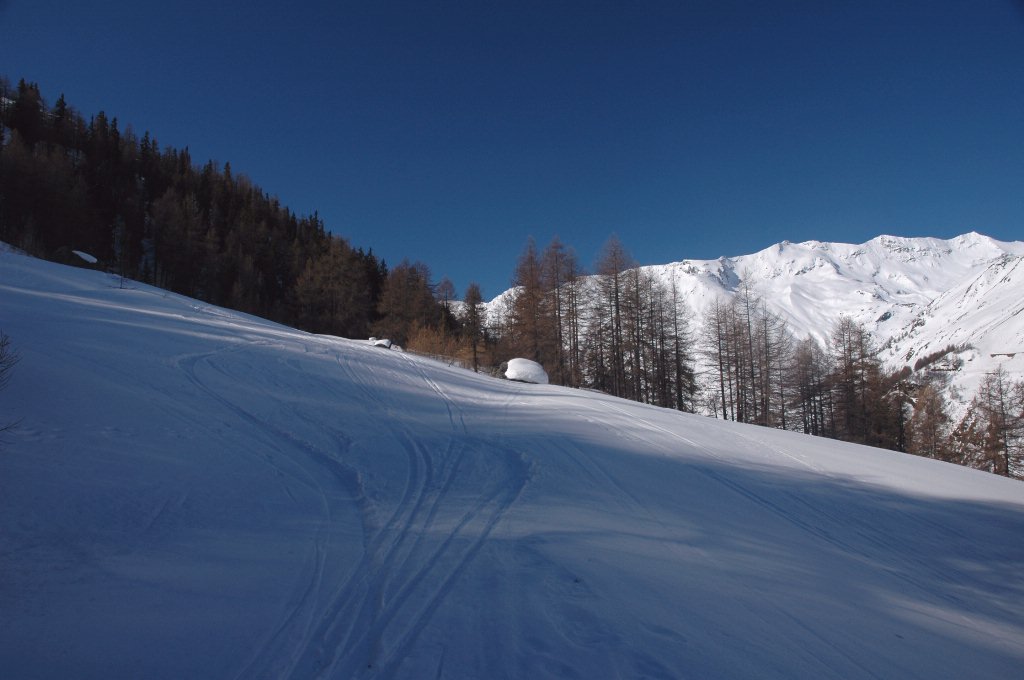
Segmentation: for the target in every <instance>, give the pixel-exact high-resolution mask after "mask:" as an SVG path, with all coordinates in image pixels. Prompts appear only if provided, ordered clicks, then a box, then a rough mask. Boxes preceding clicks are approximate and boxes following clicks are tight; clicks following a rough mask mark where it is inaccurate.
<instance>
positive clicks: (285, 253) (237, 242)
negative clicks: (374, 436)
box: [0, 79, 443, 340]
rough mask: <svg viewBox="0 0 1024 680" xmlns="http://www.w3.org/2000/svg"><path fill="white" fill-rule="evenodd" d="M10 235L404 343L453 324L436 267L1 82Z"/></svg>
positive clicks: (219, 297)
mask: <svg viewBox="0 0 1024 680" xmlns="http://www.w3.org/2000/svg"><path fill="white" fill-rule="evenodd" d="M0 240H3V241H6V242H8V243H11V244H13V245H16V246H18V247H20V248H22V249H23V250H25V251H27V252H29V253H31V254H33V255H37V256H40V257H44V258H47V259H51V260H56V261H60V262H65V263H73V264H80V265H85V264H86V262H85V260H82V259H80V258H79V257H78V256H77V255H75V254H74V251H79V252H84V253H87V254H89V255H91V256H93V257H95V258H98V260H99V262H98V264H97V266H98V267H100V268H104V269H107V270H108V271H112V272H115V273H117V274H120V275H121V276H123V277H127V278H130V279H136V280H140V281H143V282H147V283H153V284H156V285H158V286H160V287H163V288H166V289H168V290H172V291H174V292H178V293H182V294H185V295H188V296H191V297H196V298H199V299H201V300H204V301H207V302H211V303H213V304H217V305H222V306H226V307H230V308H233V309H237V310H240V311H244V312H249V313H252V314H256V315H259V316H263V317H265V318H268V319H272V320H275V321H279V322H282V323H287V324H289V325H294V326H298V327H300V328H303V329H306V330H311V331H316V332H322V333H330V334H335V335H342V336H345V337H366V336H368V335H369V334H371V333H374V332H378V331H379V332H384V333H387V334H393V335H394V336H395V337H396V338H399V339H402V340H404V339H405V338H406V337H407V336H408V335H409V334H410V332H411V330H412V327H413V326H421V327H424V328H430V327H434V326H437V325H438V324H440V323H442V322H443V319H442V314H441V311H443V310H441V306H440V305H439V304H438V302H437V301H436V300H435V299H434V297H433V295H432V290H433V288H432V286H431V282H430V272H429V269H427V267H426V266H425V265H423V264H420V263H414V264H413V263H408V262H402V263H400V264H398V265H397V266H395V267H393V268H391V269H389V268H388V267H387V266H386V264H385V263H384V262H383V261H382V260H380V259H378V258H377V257H376V256H375V255H374V254H373V251H372V250H369V251H364V250H363V249H362V248H361V247H356V246H354V245H353V244H351V243H349V242H348V241H347V240H346V239H345V238H343V237H341V236H339V235H337V234H333V233H331V232H329V231H328V230H327V229H326V227H325V225H324V223H323V220H321V219H320V217H319V216H318V215H317V214H316V213H314V214H312V215H306V216H298V215H295V214H294V213H293V212H292V211H290V210H289V209H288V208H287V207H286V206H283V205H281V203H280V202H279V201H278V199H277V198H276V197H275V196H273V195H272V194H269V193H267V192H266V191H264V190H263V189H261V188H260V187H258V186H256V185H254V184H253V183H252V182H251V181H250V180H249V179H248V178H247V177H245V176H244V175H242V174H235V173H233V172H232V169H231V165H230V163H225V164H224V165H223V166H220V165H219V164H216V163H214V162H213V161H207V162H206V163H205V164H203V165H199V164H197V163H196V162H194V161H193V159H192V157H191V156H190V154H189V150H188V148H185V149H174V148H171V147H164V148H162V149H161V148H160V145H159V143H158V142H157V139H156V137H155V136H153V135H151V134H150V133H149V132H148V131H147V132H144V133H143V134H142V135H141V137H140V136H139V135H138V134H137V133H136V132H135V130H133V128H132V127H131V126H130V125H125V126H122V125H120V124H119V122H118V119H117V118H116V117H108V116H107V115H106V114H105V113H104V112H102V111H100V112H98V113H96V114H95V115H92V116H89V117H88V118H86V117H84V116H83V115H82V114H81V113H79V112H78V111H76V110H75V109H74V108H73V107H72V106H71V104H70V103H69V102H67V101H66V100H65V98H64V96H63V95H61V96H60V97H58V99H57V101H56V103H54V104H53V105H52V106H51V105H49V104H48V103H47V102H46V100H45V99H44V97H43V95H42V93H40V91H39V88H38V86H37V85H35V84H33V83H26V82H25V81H24V80H22V81H20V82H19V83H18V85H17V86H11V84H10V83H9V82H8V81H6V80H4V79H0Z"/></svg>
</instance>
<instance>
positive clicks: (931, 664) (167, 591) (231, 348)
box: [0, 253, 1024, 679]
mask: <svg viewBox="0 0 1024 680" xmlns="http://www.w3.org/2000/svg"><path fill="white" fill-rule="evenodd" d="M0 327H2V328H3V330H4V331H5V332H6V333H8V334H9V335H10V337H11V338H12V341H13V342H14V344H15V346H16V347H17V349H18V351H19V353H20V354H21V357H22V360H21V363H19V364H18V366H17V368H16V371H15V373H14V376H13V380H12V382H11V384H10V387H9V388H8V389H7V390H6V391H4V392H2V393H0V419H10V418H15V417H16V418H20V419H21V422H20V425H19V427H18V428H17V429H16V430H14V431H13V432H11V433H8V434H7V436H6V441H5V442H4V444H3V448H2V450H0V536H2V537H3V538H2V540H0V573H2V574H3V578H2V579H0V668H3V669H4V676H5V677H11V678H67V677H76V678H109V677H146V678H181V677H191V678H346V679H348V678H423V677H431V678H480V677H531V678H565V677H586V678H600V677H631V678H632V677H649V678H681V677H715V678H815V679H818V678H877V677H901V678H962V677H986V678H1015V677H1017V675H1018V674H1019V671H1020V668H1021V664H1022V663H1024V651H1022V650H1024V545H1022V544H1021V542H1020V541H1019V540H1018V537H1019V536H1021V535H1024V485H1022V484H1021V483H1020V482H1015V481H1011V480H1007V479H1003V478H999V477H995V476H993V475H988V474H985V473H981V472H977V471H973V470H968V469H965V468H960V467H956V466H953V465H948V464H944V463H939V462H936V461H930V460H925V459H920V458H914V457H911V456H906V455H901V454H896V453H892V452H887V451H880V450H876V449H870V448H865V447H859V446H854V445H848V444H843V443H839V442H834V441H827V440H818V439H814V438H810V437H805V436H800V435H795V434H793V433H787V432H780V431H776V430H769V429H765V428H755V427H749V426H737V425H735V424H731V423H726V422H722V421H716V420H712V419H708V418H702V417H697V416H689V415H686V414H681V413H678V412H674V411H666V410H661V409H656V408H651V407H646V406H643V405H640V404H635V403H630V402H624V401H620V400H616V399H613V398H610V397H606V396H603V395H600V394H595V393H591V392H585V391H578V390H568V389H564V388H559V387H554V386H540V385H524V384H520V383H511V382H504V381H497V380H494V379H490V378H487V377H484V376H479V375H476V374H473V373H470V372H467V371H463V370H460V369H455V368H450V367H447V366H444V365H440V364H437V363H433V362H430V361H427V360H424V359H420V358H417V357H414V356H410V355H406V354H401V353H398V352H392V351H388V350H384V349H381V348H376V347H371V346H369V345H368V344H366V343H363V342H354V341H347V340H342V339H338V338H332V337H323V336H314V335H309V334H306V333H301V332H298V331H294V330H291V329H288V328H284V327H281V326H276V325H274V324H270V323H267V322H264V321H261V320H259V319H254V318H251V317H247V316H245V315H241V314H237V313H233V312H229V311H226V310H223V309H218V308H213V307H209V306H208V305H205V304H202V303H199V302H196V301H194V300H189V299H187V298H182V297H180V296H176V295H172V294H168V293H166V292H164V291H160V290H157V289H153V288H149V287H146V286H134V287H132V288H129V289H123V290H122V289H120V288H119V287H118V285H117V283H116V281H112V280H110V279H108V278H107V277H105V276H104V275H102V274H99V273H96V272H88V271H82V270H74V269H70V268H66V267H61V266H58V265H53V264H49V263H44V262H40V261H36V260H32V259H30V258H27V257H23V256H20V255H13V254H10V253H0Z"/></svg>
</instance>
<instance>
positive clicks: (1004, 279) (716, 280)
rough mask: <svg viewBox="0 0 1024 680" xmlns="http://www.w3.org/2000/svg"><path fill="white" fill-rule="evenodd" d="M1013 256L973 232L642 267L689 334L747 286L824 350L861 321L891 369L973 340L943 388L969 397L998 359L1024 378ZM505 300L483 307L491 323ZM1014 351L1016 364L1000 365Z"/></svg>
mask: <svg viewBox="0 0 1024 680" xmlns="http://www.w3.org/2000/svg"><path fill="white" fill-rule="evenodd" d="M1021 259H1024V242H1021V241H1014V242H1009V243H1007V242H1001V241H996V240H995V239H992V238H990V237H988V236H984V235H982V234H978V233H974V232H972V233H969V234H964V235H962V236H957V237H956V238H953V239H949V240H943V239H936V238H902V237H896V236H879V237H877V238H874V239H872V240H870V241H868V242H867V243H862V244H858V245H854V244H848V243H828V242H822V241H807V242H804V243H790V242H788V241H784V242H782V243H778V244H776V245H774V246H771V247H769V248H766V249H764V250H762V251H760V252H757V253H754V254H752V255H741V256H738V257H722V258H719V259H717V260H683V261H681V262H674V263H672V264H666V265H651V266H647V267H643V269H644V270H645V271H647V272H649V273H651V274H653V275H654V276H655V277H656V278H657V279H658V280H660V281H662V282H663V283H665V284H666V285H671V283H672V282H673V280H674V282H675V285H676V288H677V291H678V293H679V296H680V298H681V299H682V300H683V301H684V302H685V303H686V305H687V307H688V308H689V309H690V310H691V311H692V312H693V313H694V314H693V319H694V326H695V327H696V330H698V332H699V329H700V323H701V319H702V318H703V316H704V313H705V310H706V309H707V308H708V306H709V304H710V303H711V302H713V301H714V300H716V299H719V300H726V299H728V298H729V297H731V296H732V295H734V294H735V293H736V292H737V291H738V290H739V289H740V288H741V287H742V285H743V284H749V285H750V286H751V288H752V290H753V291H754V292H755V293H756V294H758V295H760V296H761V297H763V298H764V300H765V302H766V303H767V307H768V309H769V310H771V311H773V312H775V313H777V314H780V315H781V316H782V317H783V318H784V319H786V321H787V323H788V325H789V328H790V330H791V331H792V332H793V333H794V335H795V336H796V337H798V338H804V337H807V336H811V337H814V338H816V339H817V340H818V341H819V342H821V343H822V344H823V345H825V346H827V343H828V337H829V334H830V332H831V330H832V327H833V325H834V324H835V322H836V321H837V320H838V319H839V317H840V315H846V316H849V317H851V318H853V319H854V320H855V321H857V322H859V323H862V324H864V325H865V326H866V327H867V328H868V330H870V331H871V332H872V334H873V335H874V337H875V340H876V341H877V343H878V345H879V346H885V352H884V354H883V359H884V360H885V361H886V362H887V363H888V364H889V366H890V367H891V368H893V369H897V368H899V367H901V366H903V365H907V364H909V365H911V366H912V365H913V364H914V362H915V359H916V358H919V357H922V356H924V355H926V354H928V353H930V352H933V351H935V350H937V349H943V348H945V347H946V346H947V345H948V344H950V343H953V344H961V343H966V344H972V345H974V346H975V347H976V348H977V351H976V352H974V353H973V354H969V355H965V357H966V358H967V359H969V360H972V362H971V364H970V369H971V370H969V371H966V372H965V373H964V374H958V375H956V376H955V377H954V380H953V382H952V384H953V386H955V387H958V388H960V390H961V392H962V393H963V394H964V396H965V398H967V399H969V398H970V396H971V395H972V394H973V392H974V390H975V388H976V387H977V382H978V377H977V376H979V375H983V374H984V373H985V372H986V371H991V370H992V369H993V368H994V367H995V365H996V364H997V363H1003V364H1004V366H1005V368H1006V369H1007V370H1009V371H1010V372H1011V373H1012V374H1013V375H1014V376H1015V377H1016V378H1018V379H1024V363H1020V362H1024V342H1022V338H1024V315H1022V314H1019V312H1020V309H1021V298H1022V295H1021V290H1024V287H1022V285H1021V284H1022V282H1024V266H1021V265H1020V262H1021ZM509 294H510V291H506V292H505V293H502V294H501V295H500V296H498V297H497V298H495V299H494V300H493V301H491V302H490V303H489V311H490V312H491V314H492V316H493V317H494V318H499V317H501V316H502V313H503V310H504V309H505V308H506V307H507V304H508V300H509ZM1014 352H1017V353H1020V355H1019V357H1018V361H1017V362H1006V359H1007V357H1006V356H1005V354H1006V353H1014ZM993 354H996V356H993Z"/></svg>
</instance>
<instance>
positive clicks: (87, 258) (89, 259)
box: [71, 250, 99, 264]
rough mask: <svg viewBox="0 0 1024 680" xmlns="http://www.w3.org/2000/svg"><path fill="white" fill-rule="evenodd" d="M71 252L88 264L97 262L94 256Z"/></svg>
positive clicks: (75, 251) (77, 251) (76, 251)
mask: <svg viewBox="0 0 1024 680" xmlns="http://www.w3.org/2000/svg"><path fill="white" fill-rule="evenodd" d="M71 252H72V253H74V254H75V255H77V256H78V257H80V258H82V259H83V260H85V261H86V262H88V263H89V264H96V263H97V262H99V260H97V259H96V256H94V255H90V254H89V253H85V252H82V251H81V250H72V251H71Z"/></svg>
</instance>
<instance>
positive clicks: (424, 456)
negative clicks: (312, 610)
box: [281, 348, 529, 678]
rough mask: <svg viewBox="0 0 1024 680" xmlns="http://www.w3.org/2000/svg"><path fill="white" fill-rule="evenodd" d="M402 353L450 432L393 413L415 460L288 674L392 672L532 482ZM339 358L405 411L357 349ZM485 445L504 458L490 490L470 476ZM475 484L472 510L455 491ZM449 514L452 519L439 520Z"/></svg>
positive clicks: (373, 393)
mask: <svg viewBox="0 0 1024 680" xmlns="http://www.w3.org/2000/svg"><path fill="white" fill-rule="evenodd" d="M360 349H361V348H360ZM375 351H377V352H379V350H375ZM402 359H403V360H404V361H405V362H407V363H409V364H411V365H412V366H413V367H414V368H415V373H416V375H418V376H419V377H420V378H421V379H422V380H423V381H424V382H425V383H426V384H427V385H428V386H429V387H430V388H431V390H432V391H433V392H435V393H436V394H437V395H438V396H439V397H440V398H441V400H442V402H443V404H444V406H445V410H446V414H447V425H448V427H447V431H446V432H443V433H442V435H441V436H440V437H438V439H437V441H436V442H435V441H431V442H425V441H424V440H423V436H422V434H421V433H420V432H419V431H417V430H413V429H412V428H411V427H409V426H407V425H405V424H404V423H403V420H402V419H401V418H399V417H393V418H392V421H393V429H392V431H391V433H390V435H391V436H392V437H393V438H394V440H395V441H397V442H398V444H399V445H400V447H401V449H402V450H403V451H404V454H405V460H406V464H407V474H406V483H405V487H404V489H403V492H402V494H401V498H400V499H399V500H398V502H397V503H396V505H395V507H394V508H393V509H392V511H391V513H390V514H389V516H388V519H387V520H386V521H384V522H383V523H382V524H381V525H380V526H379V527H377V528H375V529H371V531H370V535H369V536H368V538H367V540H366V542H365V550H364V554H363V557H362V559H361V560H360V561H359V562H358V564H357V565H356V566H355V568H354V569H353V571H352V572H351V573H350V574H349V575H348V577H347V578H346V579H344V581H343V583H341V584H340V585H339V587H338V588H336V589H335V590H334V592H333V594H332V595H331V596H330V597H329V598H328V603H327V605H326V606H325V607H323V610H322V614H321V615H320V617H319V620H318V622H317V623H316V625H315V626H313V628H312V630H311V631H310V634H309V635H308V636H306V637H305V639H303V640H302V642H301V644H300V645H298V646H297V647H296V648H295V650H294V653H293V654H292V655H291V658H290V664H289V668H288V672H287V673H284V674H282V675H281V677H291V678H358V677H366V676H370V677H390V676H391V675H392V674H393V673H394V672H395V670H396V669H397V668H399V667H400V666H401V664H402V662H403V660H404V658H405V657H406V655H407V654H408V652H409V651H410V650H411V649H412V647H413V645H414V644H415V641H416V640H417V638H418V637H419V635H420V633H421V632H422V631H423V629H424V627H425V626H426V625H427V624H428V622H429V620H430V618H431V616H432V615H433V614H434V612H435V611H436V610H437V609H438V608H439V607H440V606H441V605H442V603H443V602H444V600H445V598H446V597H447V595H448V594H449V593H450V592H451V590H452V588H453V586H454V583H455V581H456V580H457V579H458V578H459V576H460V575H461V574H462V573H463V572H464V571H465V570H466V569H467V568H468V566H469V565H470V564H471V563H472V562H473V560H474V558H475V557H476V555H477V554H478V552H479V551H480V550H481V549H482V547H483V546H484V544H485V543H486V540H487V538H488V536H489V535H490V534H491V532H492V531H493V529H494V528H495V527H496V526H497V525H498V524H499V523H500V521H501V519H502V518H503V517H504V515H505V513H506V512H507V510H508V508H509V507H510V506H511V505H512V504H513V503H514V502H515V500H516V499H517V498H518V497H519V495H520V493H521V491H522V489H523V488H524V487H525V485H526V483H527V481H528V477H529V474H528V467H529V466H528V465H527V464H526V462H525V460H524V459H523V458H522V457H521V456H519V455H518V454H516V453H515V452H513V451H511V450H508V449H506V448H504V447H501V446H497V447H496V446H494V445H493V444H489V443H484V442H482V441H480V440H477V439H474V438H473V437H472V436H469V427H468V425H467V423H466V418H465V414H464V412H463V411H462V409H461V408H460V406H459V405H458V403H457V402H456V401H455V400H454V399H452V398H451V396H450V395H449V394H448V393H447V392H446V391H445V390H444V389H443V388H442V387H441V386H440V385H438V383H437V382H436V381H434V380H433V379H431V378H430V376H429V375H428V374H427V371H426V370H424V369H423V368H422V367H421V366H419V365H418V362H417V361H416V360H414V359H412V358H411V357H405V356H402ZM336 362H337V364H338V365H339V367H340V368H341V369H342V372H343V374H344V375H345V377H346V378H347V379H348V381H349V383H350V384H351V386H352V387H353V388H354V389H355V390H356V391H357V392H358V393H359V394H360V395H361V396H362V397H363V398H364V399H366V400H368V401H369V402H371V403H374V404H375V406H376V407H377V408H380V409H382V410H383V412H385V413H387V414H389V415H391V416H395V415H397V414H396V413H395V407H394V406H393V405H392V404H389V403H387V401H386V399H384V398H383V397H382V396H381V394H380V392H379V391H378V390H376V389H374V386H375V383H376V382H377V381H379V380H380V378H379V377H373V376H372V375H371V374H370V373H369V371H368V369H367V368H365V367H364V366H362V365H361V364H360V363H359V362H358V361H353V359H352V358H351V357H342V356H341V355H336ZM442 442H443V443H442ZM485 448H486V453H488V454H489V455H490V456H491V458H495V454H497V461H498V462H499V463H500V464H499V465H495V466H490V465H488V466H487V471H488V473H489V476H488V478H487V480H486V484H485V490H484V491H483V492H479V487H478V484H479V482H478V481H477V480H475V479H474V478H472V477H467V478H466V480H463V479H462V477H463V473H464V472H465V473H467V474H469V473H472V472H473V471H474V470H472V469H470V468H472V467H473V466H472V465H470V464H467V462H466V459H467V455H468V454H469V453H470V452H474V453H482V452H484V449H485ZM473 449H480V450H479V451H473ZM488 460H490V459H488ZM463 481H464V482H465V483H464V484H463V485H462V486H461V487H460V482H463ZM472 489H475V490H476V491H478V492H479V498H478V499H477V500H476V502H475V503H473V504H472V505H470V506H469V508H468V509H464V508H465V498H464V497H459V498H455V497H453V496H451V495H450V494H453V493H455V492H461V493H463V494H465V493H466V492H467V491H468V490H472ZM446 511H448V512H446ZM442 515H444V516H445V517H446V519H448V520H449V522H450V526H448V527H445V526H442V525H440V523H439V518H440V517H441V516H442ZM452 522H453V523H452ZM364 524H367V523H366V522H364Z"/></svg>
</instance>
